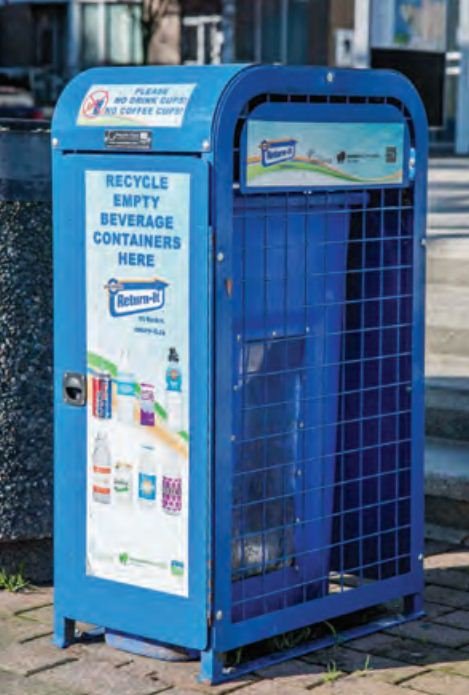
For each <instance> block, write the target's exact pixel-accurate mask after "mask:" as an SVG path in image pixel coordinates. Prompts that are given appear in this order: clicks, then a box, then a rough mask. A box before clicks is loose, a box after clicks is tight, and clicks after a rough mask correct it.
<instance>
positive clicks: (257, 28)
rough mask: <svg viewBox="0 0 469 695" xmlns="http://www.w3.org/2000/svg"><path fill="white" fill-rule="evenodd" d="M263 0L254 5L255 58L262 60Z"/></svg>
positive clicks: (257, 60) (258, 60)
mask: <svg viewBox="0 0 469 695" xmlns="http://www.w3.org/2000/svg"><path fill="white" fill-rule="evenodd" d="M261 3H262V0H256V4H255V5H254V60H255V61H256V63H261V62H262V4H261Z"/></svg>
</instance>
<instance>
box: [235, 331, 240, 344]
mask: <svg viewBox="0 0 469 695" xmlns="http://www.w3.org/2000/svg"><path fill="white" fill-rule="evenodd" d="M236 340H237V341H238V343H240V342H241V333H238V335H237V336H236Z"/></svg>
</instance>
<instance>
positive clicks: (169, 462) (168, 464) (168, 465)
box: [161, 452, 182, 514]
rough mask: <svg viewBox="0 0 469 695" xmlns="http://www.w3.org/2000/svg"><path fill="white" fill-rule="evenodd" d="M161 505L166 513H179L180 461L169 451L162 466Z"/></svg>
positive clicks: (178, 457)
mask: <svg viewBox="0 0 469 695" xmlns="http://www.w3.org/2000/svg"><path fill="white" fill-rule="evenodd" d="M161 486H162V492H161V506H162V508H163V510H164V511H165V512H166V513H167V514H180V513H181V509H182V461H181V457H180V456H179V455H178V454H177V453H175V452H171V453H169V452H168V454H167V458H165V462H164V464H163V466H162V482H161Z"/></svg>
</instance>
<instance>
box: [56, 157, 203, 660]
mask: <svg viewBox="0 0 469 695" xmlns="http://www.w3.org/2000/svg"><path fill="white" fill-rule="evenodd" d="M53 165H54V265H55V317H54V324H55V366H54V381H55V400H54V407H55V481H56V483H55V527H54V543H55V577H54V581H55V613H56V641H57V642H59V643H60V642H62V641H63V640H62V634H61V628H60V622H61V621H63V619H65V618H68V619H72V620H83V621H86V622H91V623H94V624H98V625H103V626H105V627H107V628H111V629H114V630H120V631H125V632H127V633H130V634H136V635H139V636H142V637H148V638H153V639H159V640H162V641H165V642H169V643H173V644H178V645H181V646H186V647H191V648H195V649H203V648H204V647H205V646H206V644H207V601H208V590H207V587H208V576H209V571H208V563H209V546H208V542H209V536H208V533H209V531H208V526H209V519H208V511H209V500H208V486H207V479H208V475H209V472H208V462H209V456H210V444H209V439H208V423H209V418H210V403H209V393H210V379H211V375H210V363H209V340H208V321H209V309H210V304H209V296H208V293H207V292H206V291H204V289H203V288H206V287H207V284H208V273H209V236H208V233H209V229H208V208H207V205H206V200H207V197H208V164H207V163H206V162H205V161H203V160H200V159H196V158H191V157H177V156H175V157H153V158H152V159H149V158H145V160H144V161H143V162H142V160H141V159H140V158H137V157H133V156H127V157H125V159H123V158H122V157H121V156H120V155H108V156H106V157H99V156H96V155H63V154H62V153H59V152H56V153H55V155H54V163H53ZM123 167H125V170H126V171H135V170H137V171H141V170H142V168H144V169H148V170H149V171H152V172H157V171H165V172H166V171H169V172H187V173H189V174H190V176H191V196H190V210H191V222H190V224H191V248H190V380H191V393H190V423H191V433H190V434H191V447H190V480H191V482H190V492H189V519H190V526H189V567H190V571H189V597H188V598H181V597H178V596H171V595H169V594H165V593H159V592H156V591H150V590H148V589H143V588H137V587H133V586H130V585H126V584H121V583H116V582H112V581H107V580H103V579H98V578H96V577H92V576H87V575H86V573H85V571H86V548H85V543H86V540H85V533H86V528H85V527H86V469H87V463H86V409H85V408H77V407H74V406H70V405H66V404H65V403H64V402H63V400H62V377H63V374H64V372H65V371H76V372H81V373H86V328H85V325H86V324H85V312H86V302H85V296H86V294H85V245H84V244H85V190H84V172H85V171H90V170H100V169H105V170H106V171H108V170H113V169H114V170H119V171H120V170H122V168H123ZM201 288H202V289H201ZM149 359H151V355H149ZM156 531H157V529H155V533H156Z"/></svg>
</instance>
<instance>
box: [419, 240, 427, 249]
mask: <svg viewBox="0 0 469 695" xmlns="http://www.w3.org/2000/svg"><path fill="white" fill-rule="evenodd" d="M426 245H427V240H426V239H420V246H423V247H425V246H426Z"/></svg>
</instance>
